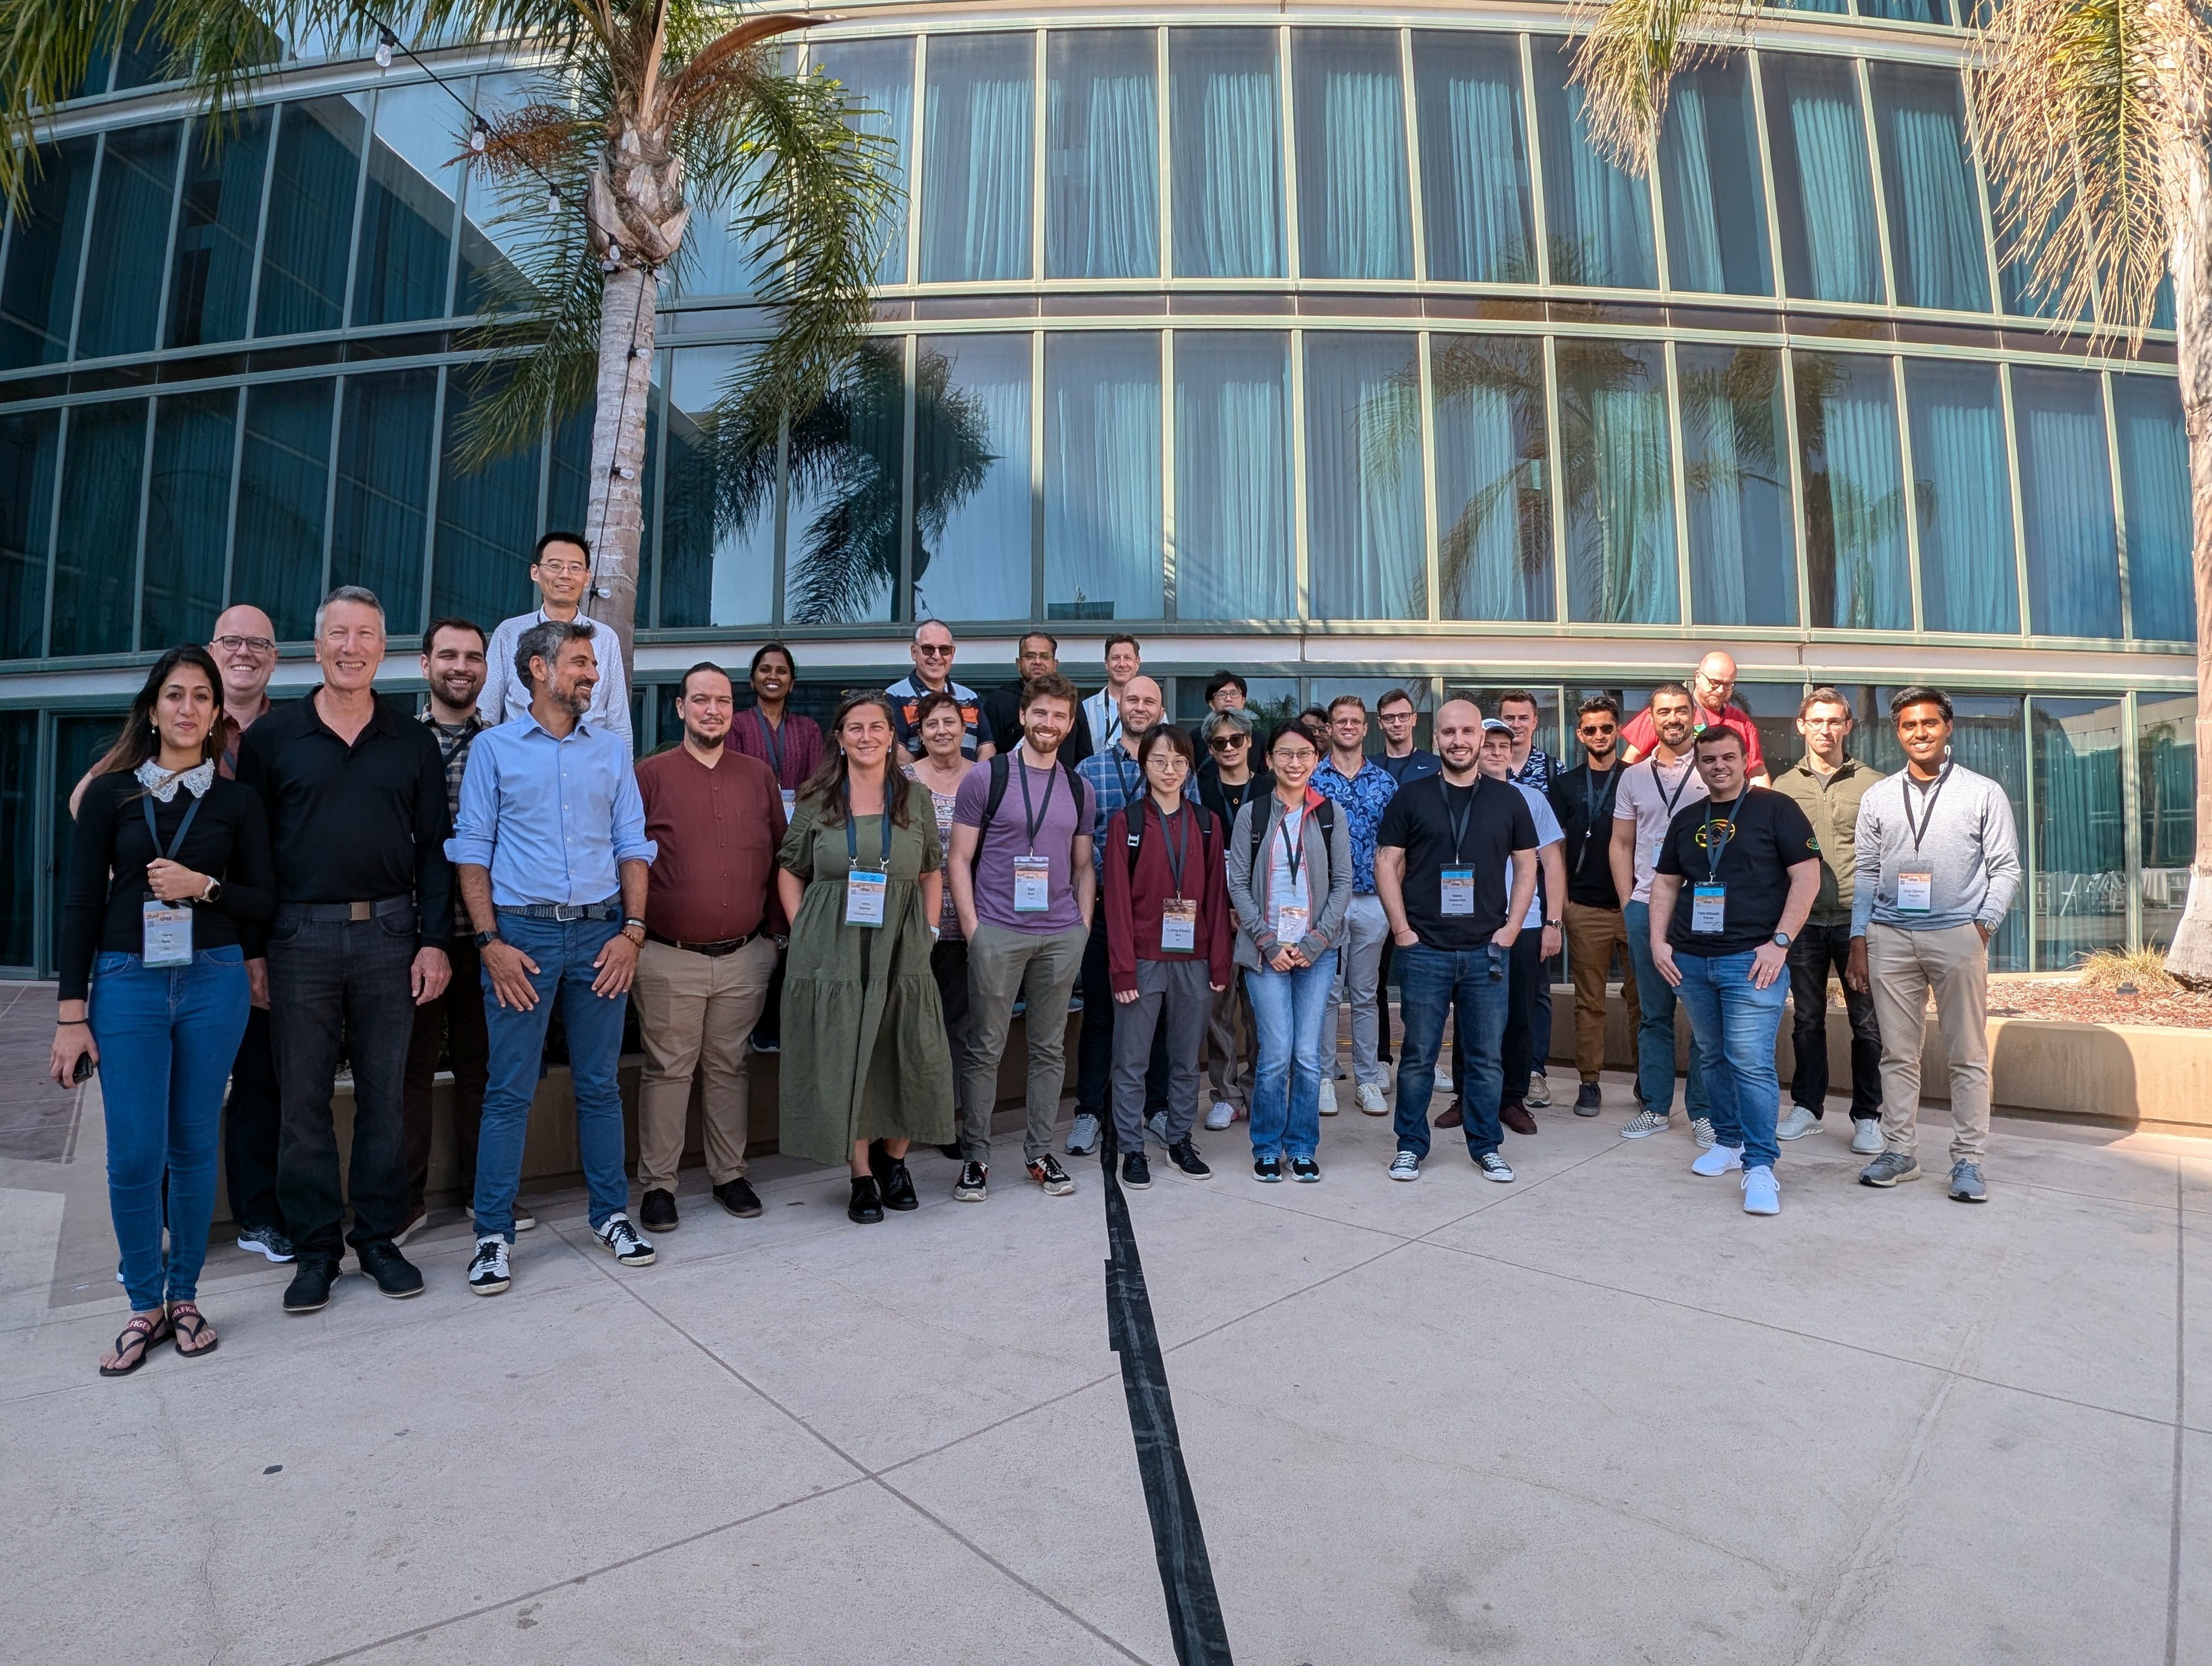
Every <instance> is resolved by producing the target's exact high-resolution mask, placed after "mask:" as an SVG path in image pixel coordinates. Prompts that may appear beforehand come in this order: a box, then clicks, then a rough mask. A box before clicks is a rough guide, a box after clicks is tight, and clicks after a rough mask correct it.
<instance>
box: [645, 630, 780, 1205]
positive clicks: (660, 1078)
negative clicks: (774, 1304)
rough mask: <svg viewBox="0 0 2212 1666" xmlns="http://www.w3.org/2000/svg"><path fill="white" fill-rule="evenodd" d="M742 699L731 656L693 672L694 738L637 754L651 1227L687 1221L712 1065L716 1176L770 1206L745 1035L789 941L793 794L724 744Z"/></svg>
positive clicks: (682, 704)
mask: <svg viewBox="0 0 2212 1666" xmlns="http://www.w3.org/2000/svg"><path fill="white" fill-rule="evenodd" d="M735 708H736V702H735V699H734V697H733V696H732V689H731V684H730V678H729V675H728V673H727V672H724V671H723V670H722V669H721V667H720V666H716V665H713V664H711V663H708V662H704V661H702V663H700V664H698V665H696V666H692V667H691V669H690V670H689V671H687V672H684V682H683V684H682V686H681V688H680V689H679V690H678V694H677V711H678V715H679V716H680V717H681V718H682V720H683V723H684V741H683V744H682V745H678V746H673V747H671V748H670V749H669V750H668V751H665V752H656V753H654V754H653V756H652V757H649V758H647V759H646V760H645V761H644V762H643V763H640V764H639V765H638V766H637V790H638V795H639V796H640V797H641V799H643V800H644V801H645V826H646V836H647V838H649V839H651V840H653V842H654V843H655V844H656V845H657V846H659V854H658V855H657V856H656V857H655V858H654V860H653V868H652V872H651V874H650V876H649V879H648V884H647V891H646V898H645V947H644V949H643V950H642V951H641V952H640V954H639V956H638V962H637V982H636V983H635V985H634V986H633V988H632V989H631V995H632V998H633V999H634V1000H635V1001H636V1002H637V1021H638V1033H639V1034H640V1035H641V1037H643V1038H644V1041H645V1073H644V1075H643V1077H642V1078H641V1080H640V1082H639V1085H638V1104H637V1182H638V1184H639V1186H640V1187H641V1188H642V1189H643V1190H644V1192H645V1196H644V1198H643V1200H642V1201H641V1206H640V1208H639V1211H638V1213H639V1215H640V1217H641V1220H642V1224H643V1225H644V1227H645V1230H646V1231H648V1232H670V1231H675V1230H676V1166H677V1164H678V1162H680V1161H681V1160H682V1158H683V1156H684V1122H685V1118H686V1116H687V1114H688V1112H689V1110H690V1103H691V1079H692V1077H693V1075H694V1074H695V1073H696V1072H697V1070H698V1069H699V1067H700V1066H701V1065H702V1063H703V1064H704V1066H705V1067H706V1072H707V1080H706V1086H705V1091H704V1093H703V1094H702V1111H703V1117H702V1121H703V1122H704V1124H705V1132H706V1141H707V1176H708V1179H709V1180H710V1181H711V1182H712V1183H713V1184H714V1201H716V1202H717V1203H720V1205H721V1206H722V1207H724V1208H725V1209H727V1210H728V1211H729V1212H730V1213H732V1214H733V1215H740V1216H746V1217H750V1216H753V1215H757V1214H758V1213H760V1212H761V1202H760V1198H759V1197H758V1196H757V1195H756V1194H755V1193H754V1191H753V1189H752V1187H751V1185H750V1183H747V1181H746V1179H745V1134H746V1123H747V1116H746V1112H747V1110H748V1105H747V1097H748V1093H749V1091H750V1085H749V1083H748V1081H747V1077H748V1075H749V1073H750V1069H751V1064H752V1043H750V1040H748V1039H747V1038H748V1037H750V1035H751V1034H752V1030H753V1025H754V1024H755V1023H756V1022H757V1020H758V1019H759V1018H760V1015H761V1008H762V1006H763V1004H764V1003H765V1002H766V1000H767V999H768V992H769V975H770V974H771V973H773V972H774V971H775V958H776V952H777V950H778V948H780V947H781V945H782V942H783V937H784V929H785V928H784V920H783V909H782V905H781V903H779V902H778V901H777V900H776V894H775V853H776V848H777V847H778V846H780V845H781V844H782V842H783V830H784V825H785V823H784V814H783V797H782V794H781V793H780V792H779V791H778V789H777V787H776V781H775V775H772V774H771V773H770V772H769V767H768V765H767V764H765V763H762V762H761V761H760V760H759V759H757V758H753V757H746V756H744V754H743V753H740V752H738V751H734V750H733V749H732V748H731V747H730V746H728V745H726V744H725V743H726V741H727V740H728V739H729V735H730V722H731V720H732V717H733V716H734V715H735Z"/></svg>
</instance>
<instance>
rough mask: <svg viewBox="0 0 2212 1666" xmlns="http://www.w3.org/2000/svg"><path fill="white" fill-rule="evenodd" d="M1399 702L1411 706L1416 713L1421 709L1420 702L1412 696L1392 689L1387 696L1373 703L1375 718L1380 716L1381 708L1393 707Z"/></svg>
mask: <svg viewBox="0 0 2212 1666" xmlns="http://www.w3.org/2000/svg"><path fill="white" fill-rule="evenodd" d="M1401 700H1402V701H1404V702H1406V703H1407V705H1409V706H1411V707H1412V708H1413V709H1414V711H1416V712H1419V710H1420V709H1421V702H1419V701H1418V700H1416V699H1414V698H1413V696H1412V695H1410V694H1408V693H1407V692H1406V690H1403V689H1392V690H1390V691H1389V693H1388V694H1386V695H1384V696H1383V697H1382V698H1381V699H1380V700H1378V701H1376V702H1375V714H1376V716H1377V717H1380V716H1382V714H1383V707H1385V706H1395V705H1396V704H1397V703H1398V702H1400V701H1401Z"/></svg>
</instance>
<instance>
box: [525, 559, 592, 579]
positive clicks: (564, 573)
mask: <svg viewBox="0 0 2212 1666" xmlns="http://www.w3.org/2000/svg"><path fill="white" fill-rule="evenodd" d="M591 570H592V569H590V568H589V567H587V566H586V565H585V564H584V563H583V562H580V561H541V562H538V571H539V572H541V573H543V574H544V575H545V576H546V577H547V578H549V579H580V578H581V577H583V576H584V575H585V574H586V573H588V572H590V571H591Z"/></svg>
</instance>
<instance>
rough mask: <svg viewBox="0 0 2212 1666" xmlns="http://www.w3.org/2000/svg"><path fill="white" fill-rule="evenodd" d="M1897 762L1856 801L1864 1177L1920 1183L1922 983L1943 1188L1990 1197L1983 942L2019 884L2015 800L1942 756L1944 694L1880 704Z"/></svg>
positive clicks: (1855, 967)
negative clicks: (1873, 1094)
mask: <svg viewBox="0 0 2212 1666" xmlns="http://www.w3.org/2000/svg"><path fill="white" fill-rule="evenodd" d="M1889 714H1890V716H1891V718H1892V719H1893V720H1894V721H1895V722H1896V724H1897V739H1898V744H1899V745H1900V746H1902V747H1903V748H1904V750H1905V768H1904V769H1900V770H1899V772H1898V773H1897V774H1895V775H1892V776H1890V777H1889V778H1888V779H1887V780H1886V781H1881V782H1880V783H1878V784H1877V785H1875V787H1871V788H1869V790H1868V792H1867V795H1866V797H1865V799H1864V800H1863V801H1862V802H1861V803H1860V805H1859V818H1858V836H1857V841H1856V842H1857V847H1858V884H1857V890H1856V894H1855V895H1854V897H1852V901H1851V948H1850V966H1849V968H1848V970H1846V972H1845V974H1844V976H1845V979H1846V981H1847V982H1849V983H1850V985H1851V986H1852V987H1853V988H1858V989H1865V988H1869V987H1871V988H1872V989H1873V992H1874V1006H1875V1018H1876V1019H1877V1020H1878V1021H1879V1023H1880V1024H1881V1099H1882V1106H1881V1140H1882V1151H1881V1156H1879V1157H1877V1158H1875V1159H1874V1161H1873V1162H1871V1163H1869V1164H1867V1166H1866V1168H1865V1170H1863V1172H1862V1173H1861V1174H1860V1176H1859V1179H1860V1181H1861V1183H1863V1184H1865V1185H1869V1186H1882V1187H1887V1186H1894V1185H1896V1184H1897V1183H1898V1182H1899V1181H1900V1180H1917V1179H1918V1178H1919V1177H1920V1164H1919V1163H1918V1162H1917V1160H1916V1158H1915V1157H1914V1147H1915V1146H1916V1145H1917V1140H1918V1119H1919V1112H1920V1046H1921V1039H1922V1026H1923V1022H1924V1018H1923V1014H1924V1013H1925V1012H1926V1010H1927V1006H1928V995H1929V991H1930V990H1931V989H1932V990H1933V991H1934V992H1935V995H1936V1026H1937V1029H1938V1030H1939V1031H1940V1032H1941V1034H1942V1037H1943V1049H1944V1051H1945V1052H1946V1053H1948V1055H1950V1060H1951V1126H1952V1134H1951V1186H1950V1191H1951V1195H1952V1197H1954V1199H1956V1200H1957V1201H1960V1202H1961V1203H1980V1202H1982V1201H1985V1199H1986V1198H1987V1196H1988V1193H1987V1191H1986V1189H1984V1185H1983V1182H1982V1148H1983V1146H1984V1145H1985V1144H1986V1143H1987V1142H1988V1140H1989V1133H1990V1047H1989V1024H1988V1006H1989V982H1990V958H1989V943H1990V933H1993V932H1995V931H1996V928H1997V927H1998V926H1999V925H2001V924H2002V923H2003V921H2004V916H2005V910H2006V909H2008V908H2010V907H2011V906H2012V899H2013V896H2014V893H2015V892H2016V891H2019V889H2020V879H2021V868H2020V846H2019V841H2018V839H2017V838H2016V837H2015V834H2014V831H2013V819H2012V804H2011V802H2010V800H2008V799H2007V798H2006V797H2005V793H2004V788H2003V787H2000V786H1998V785H1997V783H1996V782H1995V781H1991V780H1990V778H1989V777H1988V776H1987V775H1976V774H1975V773H1974V772H1973V771H1972V769H1966V768H1964V767H1963V766H1962V765H1960V764H1958V763H1954V762H1952V760H1951V727H1952V718H1951V701H1950V696H1948V695H1946V694H1944V693H1943V692H1942V690H1940V689H1932V688H1928V687H1925V686H1921V685H1915V686H1914V687H1911V688H1908V689H1904V690H1899V692H1898V693H1897V695H1896V696H1894V697H1893V698H1892V699H1891V701H1890V702H1889Z"/></svg>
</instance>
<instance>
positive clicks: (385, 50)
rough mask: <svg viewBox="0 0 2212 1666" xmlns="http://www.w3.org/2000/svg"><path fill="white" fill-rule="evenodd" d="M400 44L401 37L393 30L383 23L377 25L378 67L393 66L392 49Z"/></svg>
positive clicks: (384, 68)
mask: <svg viewBox="0 0 2212 1666" xmlns="http://www.w3.org/2000/svg"><path fill="white" fill-rule="evenodd" d="M398 44H399V37H398V35H396V34H394V33H392V31H391V30H389V29H387V28H386V27H383V26H382V25H381V24H379V25H378V26H377V30H376V67H377V68H378V69H380V70H388V69H390V68H391V67H392V48H393V47H394V46H398Z"/></svg>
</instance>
